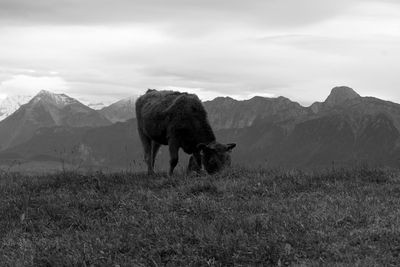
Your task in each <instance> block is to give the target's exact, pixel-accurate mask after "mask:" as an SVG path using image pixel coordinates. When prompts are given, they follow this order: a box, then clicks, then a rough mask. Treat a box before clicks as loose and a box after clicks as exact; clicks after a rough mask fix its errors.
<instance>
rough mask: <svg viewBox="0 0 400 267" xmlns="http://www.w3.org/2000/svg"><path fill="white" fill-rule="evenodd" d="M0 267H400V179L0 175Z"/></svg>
mask: <svg viewBox="0 0 400 267" xmlns="http://www.w3.org/2000/svg"><path fill="white" fill-rule="evenodd" d="M0 263H1V264H0V265H1V266H390V265H393V266H399V265H400V173H399V172H397V171H394V170H381V169H369V168H365V167H364V168H355V169H352V170H326V171H321V172H302V171H284V170H279V169H246V168H239V167H236V168H234V169H232V170H230V171H227V172H224V173H221V174H218V175H214V176H208V175H203V176H186V175H184V174H177V175H175V176H174V177H172V178H168V177H167V176H166V175H165V174H158V175H154V176H150V177H149V176H147V175H146V174H144V173H125V172H121V173H113V174H104V173H100V172H98V173H91V174H79V173H74V172H60V173H57V174H51V175H36V176H23V175H21V174H18V173H11V172H9V173H2V174H1V175H0Z"/></svg>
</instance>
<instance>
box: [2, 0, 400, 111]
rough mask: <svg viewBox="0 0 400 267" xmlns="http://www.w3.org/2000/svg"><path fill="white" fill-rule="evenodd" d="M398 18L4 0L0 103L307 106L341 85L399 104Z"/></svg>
mask: <svg viewBox="0 0 400 267" xmlns="http://www.w3.org/2000/svg"><path fill="white" fill-rule="evenodd" d="M399 18H400V6H399V5H398V4H397V2H396V1H390V0H387V1H376V0H347V1H345V0H338V1H328V2H327V1H320V0H302V1H297V0H296V1H295V0H280V1H272V0H253V1H239V0H230V1H228V0H220V1H211V0H204V1H191V0H170V1H164V0H163V1H162V0H148V1H135V0H132V1H128V0H126V1H110V0H97V1H94V0H87V1H78V0H68V1H67V0H59V1H51V0H43V1H36V2H32V1H28V0H3V1H1V2H0V26H1V27H0V47H1V49H0V81H2V86H1V87H0V94H4V93H3V90H5V88H14V91H15V90H17V87H19V86H20V87H21V88H26V89H24V90H27V91H29V90H39V89H41V88H37V87H42V86H41V85H40V83H39V82H38V81H39V80H41V81H43V79H47V81H49V83H47V86H48V88H49V89H50V90H58V89H57V88H63V90H65V92H66V93H68V94H71V96H74V97H78V98H79V96H84V97H85V99H88V101H89V100H90V99H91V98H93V99H94V98H108V99H117V98H122V97H125V96H129V95H136V94H140V93H142V92H144V91H145V90H146V89H147V88H160V89H162V88H181V89H182V90H185V91H191V92H195V93H198V94H199V95H200V97H202V98H203V99H209V98H210V97H212V96H216V95H230V96H235V97H238V98H246V97H249V96H253V95H255V94H259V95H266V96H279V95H284V96H288V97H290V98H292V99H294V100H297V101H301V102H302V103H305V104H309V103H310V102H312V101H314V100H323V99H324V98H325V97H326V95H327V93H328V92H329V90H330V88H331V87H333V86H335V85H342V84H343V85H349V86H353V87H355V89H356V90H358V91H359V92H360V93H361V94H372V93H370V92H374V87H376V88H378V87H379V89H375V90H382V95H388V96H391V97H392V99H393V100H395V99H399V100H400V93H396V91H398V90H397V89H398V85H399V83H398V82H397V77H396V76H397V73H398V68H397V62H399V59H400V52H398V49H397V47H398V44H399V43H400V33H398V30H397V29H398V28H399V27H400V19H399ZM21 77H24V78H21ZM27 77H30V78H32V79H33V80H32V86H31V87H27V86H26V84H28V82H27V81H26V79H27ZM22 80H25V82H21V81H22ZM17 81H19V82H17ZM30 82H31V81H30ZM4 83H5V85H6V87H5V86H4ZM7 86H8V87H7ZM10 86H11V87H10ZM29 88H31V89H29ZM51 88H54V89H51ZM7 90H8V91H7V92H11V91H12V90H10V89H7ZM21 90H22V89H21ZM383 91H385V92H383ZM15 92H16V91H15ZM21 92H22V91H21Z"/></svg>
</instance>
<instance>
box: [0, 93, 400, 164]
mask: <svg viewBox="0 0 400 267" xmlns="http://www.w3.org/2000/svg"><path fill="white" fill-rule="evenodd" d="M28 104H29V103H28ZM116 106H118V105H114V107H113V108H115V107H116ZM204 106H205V108H206V110H207V112H208V116H209V121H210V123H211V125H212V127H213V129H214V130H215V133H216V135H217V138H218V139H219V140H221V141H222V142H224V141H226V142H235V143H237V144H238V146H237V148H236V149H235V151H234V153H233V155H232V156H233V160H234V162H236V163H240V164H243V165H262V166H273V167H288V168H326V167H327V166H332V164H335V166H352V165H354V164H362V163H367V164H372V165H379V166H398V165H399V163H400V105H399V104H396V103H393V102H389V101H384V100H381V99H377V98H373V97H361V96H360V95H359V94H357V93H356V92H355V91H354V90H353V89H351V88H349V87H344V86H341V87H335V88H333V89H332V91H331V93H330V95H329V96H328V97H327V99H326V100H325V101H324V102H320V103H314V104H313V105H311V106H310V107H303V106H301V105H300V104H298V103H296V102H293V101H291V100H289V99H287V98H285V97H278V98H264V97H254V98H252V99H249V100H244V101H238V100H235V99H232V98H229V97H218V98H216V99H214V100H212V101H206V102H204ZM45 107H46V108H44V107H42V106H38V107H37V109H38V110H36V111H35V112H34V114H37V115H35V116H39V117H40V118H41V122H43V124H50V126H46V127H47V128H45V129H41V130H39V131H36V132H35V133H34V134H33V137H32V138H30V139H29V138H27V140H25V142H23V143H22V144H20V145H18V146H13V147H9V148H8V149H7V150H5V151H3V153H0V158H1V157H7V155H8V157H10V156H11V155H12V156H13V157H21V158H24V159H26V160H29V159H37V158H56V157H59V155H57V153H56V152H54V151H59V150H61V149H62V147H64V149H65V150H68V151H74V153H75V159H74V160H75V161H82V162H85V164H87V165H93V166H103V167H104V166H110V167H116V166H119V167H123V166H127V165H129V164H130V165H131V164H133V163H134V164H137V165H140V164H142V161H143V160H142V158H143V155H142V147H141V143H140V140H139V138H138V135H137V132H136V121H135V119H131V120H128V121H125V122H119V123H115V124H112V125H109V123H108V124H107V123H104V124H105V125H100V126H99V125H89V126H88V125H85V127H76V124H72V123H70V124H68V123H60V124H61V125H57V127H53V126H54V124H56V123H55V119H54V116H52V114H53V113H54V112H53V113H52V112H48V107H47V106H45ZM124 108H126V105H125V107H124ZM73 110H75V109H73ZM116 112H117V113H118V112H119V111H118V109H116ZM18 114H19V113H18V112H16V115H15V117H14V118H13V119H12V120H11V119H10V123H11V122H13V121H18V120H21V118H19V116H21V117H22V118H25V117H24V116H22V115H18ZM13 116H14V114H13ZM102 118H103V117H102ZM60 121H65V120H60ZM0 126H1V124H0ZM78 126H82V125H78ZM0 130H1V127H0ZM54 148H57V149H56V150H55V149H54ZM52 151H53V152H52ZM72 158H73V156H72ZM167 161H168V155H167V153H165V152H163V150H161V155H160V158H159V160H158V164H159V166H162V164H163V163H166V162H167ZM137 167H138V168H139V167H140V166H137Z"/></svg>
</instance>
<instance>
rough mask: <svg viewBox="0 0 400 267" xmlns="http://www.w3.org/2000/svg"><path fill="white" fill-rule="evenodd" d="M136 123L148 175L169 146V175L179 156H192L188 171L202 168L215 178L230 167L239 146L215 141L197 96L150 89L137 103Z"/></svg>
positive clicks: (152, 172)
mask: <svg viewBox="0 0 400 267" xmlns="http://www.w3.org/2000/svg"><path fill="white" fill-rule="evenodd" d="M135 108H136V119H137V126H138V132H139V136H140V139H141V141H142V144H143V150H144V158H145V162H146V164H147V171H148V174H154V162H155V158H156V155H157V152H158V149H159V148H160V146H161V145H168V147H169V154H170V162H169V163H170V166H169V172H168V173H169V175H170V176H171V175H172V174H173V172H174V168H175V167H176V165H177V164H178V159H179V158H178V152H179V149H180V148H182V149H183V151H184V152H185V153H187V154H189V155H192V156H191V158H190V160H189V166H188V170H194V171H196V172H199V171H200V169H201V167H202V166H204V169H205V170H206V171H207V173H209V174H214V173H216V172H218V171H220V170H222V169H224V168H226V167H228V166H230V164H231V157H230V153H231V151H232V149H233V148H234V147H235V146H236V144H221V143H219V142H217V141H216V138H215V135H214V132H213V130H212V128H211V126H210V123H209V122H208V119H207V112H206V111H205V109H204V107H203V105H202V103H201V101H200V99H199V98H198V97H197V96H196V95H194V94H188V93H181V92H176V91H161V90H160V91H158V90H155V89H149V90H147V92H146V93H145V94H144V95H142V96H140V97H139V98H138V99H137V100H136V107H135Z"/></svg>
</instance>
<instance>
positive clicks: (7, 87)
mask: <svg viewBox="0 0 400 267" xmlns="http://www.w3.org/2000/svg"><path fill="white" fill-rule="evenodd" d="M49 89H50V90H52V91H54V92H56V93H62V92H65V91H67V90H68V85H67V83H66V82H65V81H64V80H63V79H62V78H60V77H47V76H43V77H32V76H27V75H15V76H13V77H12V78H11V79H9V80H6V81H3V82H1V83H0V92H1V93H2V95H33V94H35V93H37V92H39V91H40V90H49Z"/></svg>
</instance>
